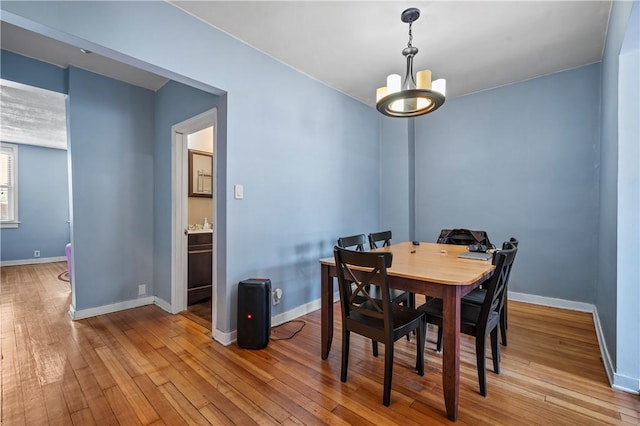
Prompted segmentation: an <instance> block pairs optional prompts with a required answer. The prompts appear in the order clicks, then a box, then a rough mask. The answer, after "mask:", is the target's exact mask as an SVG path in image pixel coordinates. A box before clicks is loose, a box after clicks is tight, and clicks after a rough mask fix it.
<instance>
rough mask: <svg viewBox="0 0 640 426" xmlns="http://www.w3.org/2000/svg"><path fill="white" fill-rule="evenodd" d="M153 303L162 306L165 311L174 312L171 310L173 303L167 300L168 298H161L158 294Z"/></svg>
mask: <svg viewBox="0 0 640 426" xmlns="http://www.w3.org/2000/svg"><path fill="white" fill-rule="evenodd" d="M153 303H154V304H155V305H158V307H160V309H162V310H163V311H165V312H168V313H170V314H173V312H172V311H171V303H169V302H167V301H166V300H164V299H160V298H159V297H157V296H156V297H154V298H153Z"/></svg>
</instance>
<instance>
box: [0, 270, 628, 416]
mask: <svg viewBox="0 0 640 426" xmlns="http://www.w3.org/2000/svg"><path fill="white" fill-rule="evenodd" d="M65 268H66V264H65V263H53V264H40V265H28V266H12V267H3V268H1V279H2V281H1V288H0V327H1V351H2V361H1V367H2V368H1V374H2V409H1V410H2V411H1V417H2V424H3V425H7V426H9V425H23V424H24V425H39V424H64V425H70V424H74V425H91V424H98V425H108V424H122V425H137V424H154V425H159V424H166V425H179V424H216V425H230V424H238V425H250V424H267V425H269V424H271V425H275V424H283V425H300V424H309V425H315V424H356V425H367V424H371V425H380V424H385V425H386V424H399V425H414V424H415V425H418V424H420V425H425V424H447V423H450V422H449V421H448V420H447V419H446V416H445V412H444V401H443V396H442V383H441V382H442V380H441V355H440V354H438V353H435V352H434V346H435V345H434V340H435V333H434V330H430V331H429V336H428V341H427V349H426V353H425V361H426V371H425V376H424V377H420V376H418V375H417V374H415V373H414V372H413V368H412V365H413V363H414V356H415V351H414V346H413V345H415V340H414V341H412V342H407V341H406V340H404V339H401V340H399V341H398V342H397V344H396V355H395V358H396V362H395V365H394V376H393V389H392V393H391V405H390V406H389V407H384V406H383V405H382V378H383V364H384V362H383V359H384V357H383V356H382V352H381V356H380V357H379V358H377V359H376V358H373V356H372V355H371V344H370V342H369V341H367V340H365V339H362V338H360V337H358V336H353V337H352V343H351V346H352V349H351V358H350V366H349V376H348V380H347V382H346V383H341V382H340V377H339V376H340V333H341V332H340V328H339V327H340V323H339V320H340V311H339V309H340V308H339V306H338V305H337V304H336V305H335V309H336V312H335V315H336V319H337V321H336V331H335V335H336V338H335V339H334V344H333V349H332V351H331V354H330V356H329V359H328V360H326V361H322V360H321V359H320V312H319V311H316V312H313V313H311V314H308V315H305V316H304V317H302V318H301V319H302V320H304V321H305V322H306V326H305V327H304V328H303V329H302V330H301V331H300V332H299V333H298V334H296V335H295V337H293V338H292V339H290V340H273V339H272V341H271V342H270V343H269V345H268V347H267V348H266V349H264V350H259V351H254V350H245V349H240V348H238V346H237V345H235V344H232V345H230V346H228V347H223V346H221V345H220V344H218V343H216V342H213V341H212V339H211V337H210V336H211V332H210V330H209V329H208V325H207V324H206V323H205V322H203V321H202V320H195V319H194V318H193V317H192V315H193V314H191V313H189V312H186V313H183V314H180V315H170V314H167V313H166V312H164V311H162V310H161V309H160V308H158V307H156V306H145V307H142V308H136V309H130V310H127V311H122V312H118V313H114V314H109V315H103V316H99V317H94V318H89V319H85V320H80V321H71V320H70V319H69V316H68V314H67V311H68V308H69V303H70V298H71V296H70V290H69V284H68V283H65V282H63V281H60V280H58V279H57V276H58V275H59V274H60V273H61V272H63V271H64V270H65ZM318 285H319V283H318ZM299 328H300V324H299V323H292V324H287V325H284V326H282V327H279V328H277V329H275V330H274V331H273V332H272V337H278V338H286V337H287V336H289V335H291V334H293V332H295V331H296V330H298V329H299ZM508 337H509V346H508V347H507V348H503V351H502V364H501V367H502V371H501V374H500V375H495V374H494V373H493V372H492V371H491V370H489V371H488V372H487V386H488V393H489V394H488V396H487V397H486V398H483V397H482V396H480V395H479V394H478V381H477V374H476V367H475V354H474V343H473V339H471V338H468V337H467V336H463V338H462V344H461V346H462V348H461V352H462V357H461V378H460V409H459V410H460V412H459V420H458V422H457V423H458V424H460V425H499V424H515V425H524V424H526V425H533V424H541V425H576V424H579V425H596V424H597V425H601V424H634V425H637V424H640V399H639V397H638V396H636V395H631V394H626V393H623V392H619V391H615V390H612V389H611V388H610V387H609V385H608V382H607V379H606V376H605V373H604V367H603V365H602V362H601V361H600V357H599V349H598V345H597V341H596V336H595V331H594V326H593V321H592V318H591V315H590V314H585V313H578V312H571V311H565V310H560V309H552V308H545V307H540V306H535V305H528V304H522V303H515V302H511V303H510V304H509V335H508ZM487 365H489V366H490V365H491V362H490V361H489V362H488V363H487Z"/></svg>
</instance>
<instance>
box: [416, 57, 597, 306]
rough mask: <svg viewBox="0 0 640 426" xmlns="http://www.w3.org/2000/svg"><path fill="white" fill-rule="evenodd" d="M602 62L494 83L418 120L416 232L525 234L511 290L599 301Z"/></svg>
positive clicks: (427, 235)
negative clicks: (499, 84) (459, 230)
mask: <svg viewBox="0 0 640 426" xmlns="http://www.w3.org/2000/svg"><path fill="white" fill-rule="evenodd" d="M599 81H600V66H599V64H594V65H589V66H585V67H581V68H578V69H574V70H570V71H565V72H561V73H557V74H553V75H549V76H546V77H541V78H537V79H534V80H529V81H525V82H520V83H516V84H512V85H509V86H505V87H501V88H497V89H493V90H488V91H484V92H480V93H476V94H472V95H468V96H464V97H461V98H454V99H450V100H447V103H446V104H445V105H444V106H443V107H442V108H441V109H440V110H438V111H437V113H435V114H433V115H427V116H423V117H420V118H417V119H416V120H415V138H416V158H415V161H416V167H415V168H416V183H415V185H416V233H417V237H418V238H420V239H421V240H423V241H435V240H436V238H437V237H438V235H439V233H440V230H441V229H442V228H469V229H481V230H485V231H487V232H488V234H489V236H490V238H491V240H492V242H493V243H494V244H496V245H499V244H501V243H502V241H504V240H507V239H508V238H509V237H511V236H514V237H516V238H518V239H519V240H520V241H521V247H520V250H519V252H518V259H517V265H516V267H515V268H514V271H513V275H512V278H511V282H510V290H511V291H514V292H521V293H527V294H533V295H540V296H545V297H552V298H559V299H566V300H574V301H580V302H588V303H593V302H594V301H595V286H596V276H597V269H596V265H597V262H596V260H597V259H596V253H597V234H596V233H595V232H594V229H597V223H598V172H597V161H598V150H599V146H598V132H599V125H598V118H599V104H600V94H599V91H598V89H597V88H598V86H599Z"/></svg>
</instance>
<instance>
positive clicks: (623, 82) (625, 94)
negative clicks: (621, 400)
mask: <svg viewBox="0 0 640 426" xmlns="http://www.w3.org/2000/svg"><path fill="white" fill-rule="evenodd" d="M639 45H640V2H635V3H634V5H633V9H632V10H631V16H630V17H629V21H628V24H627V26H626V34H625V37H624V41H623V44H622V48H621V51H620V60H619V65H620V68H619V79H618V94H619V97H618V153H619V155H618V267H617V275H618V282H617V287H618V292H617V293H618V294H617V301H616V305H617V311H618V312H617V323H618V324H619V327H618V328H617V333H618V338H617V339H616V344H617V350H616V353H617V360H616V366H617V368H616V377H615V380H614V383H616V384H617V385H618V386H621V387H623V388H626V389H635V390H638V389H640V246H639V245H638V241H640V122H639V121H640V46H639Z"/></svg>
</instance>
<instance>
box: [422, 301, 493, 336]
mask: <svg viewBox="0 0 640 426" xmlns="http://www.w3.org/2000/svg"><path fill="white" fill-rule="evenodd" d="M483 300H484V299H483ZM417 309H418V310H420V311H423V312H425V313H426V314H427V322H428V323H431V324H436V325H438V326H442V309H443V306H442V299H436V298H433V299H431V300H429V301H428V302H427V303H425V304H424V305H421V306H419V307H418V308H417ZM481 309H482V306H481V305H477V304H474V303H466V302H462V303H460V331H461V332H462V333H464V334H471V335H474V334H476V326H477V324H478V318H479V317H480V310H481ZM497 320H498V313H497V312H491V313H490V314H489V319H488V321H487V323H493V322H494V321H497ZM483 332H484V330H483Z"/></svg>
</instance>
